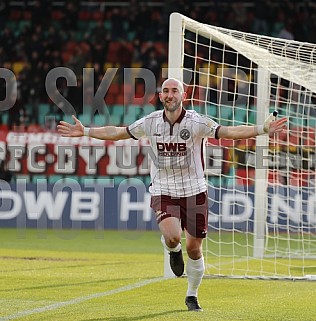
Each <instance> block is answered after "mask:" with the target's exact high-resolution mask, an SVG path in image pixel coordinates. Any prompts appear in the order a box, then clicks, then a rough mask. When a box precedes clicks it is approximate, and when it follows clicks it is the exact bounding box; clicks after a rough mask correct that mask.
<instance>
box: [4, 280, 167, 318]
mask: <svg viewBox="0 0 316 321" xmlns="http://www.w3.org/2000/svg"><path fill="white" fill-rule="evenodd" d="M163 279H164V278H163V277H160V278H155V279H149V280H144V281H140V282H137V283H134V284H128V285H125V286H123V287H120V288H117V289H113V290H109V291H106V292H98V293H93V294H90V295H86V296H82V297H78V298H75V299H72V300H69V301H63V302H57V303H54V304H50V305H46V306H43V307H40V308H36V309H32V310H25V311H20V312H18V313H15V314H11V315H8V316H6V317H2V318H0V321H7V320H15V319H18V318H22V317H25V316H27V315H30V314H37V313H42V312H47V311H51V310H56V309H59V308H62V307H65V306H68V305H73V304H78V303H81V302H84V301H88V300H91V299H96V298H101V297H104V296H109V295H113V294H117V293H121V292H125V291H130V290H134V289H137V288H140V287H142V286H145V285H147V284H151V283H155V282H159V281H162V280H163Z"/></svg>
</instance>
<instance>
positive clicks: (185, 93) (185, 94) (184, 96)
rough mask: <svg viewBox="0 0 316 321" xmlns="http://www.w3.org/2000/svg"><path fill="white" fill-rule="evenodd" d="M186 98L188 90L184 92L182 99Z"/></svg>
mask: <svg viewBox="0 0 316 321" xmlns="http://www.w3.org/2000/svg"><path fill="white" fill-rule="evenodd" d="M186 98H187V92H186V91H185V92H184V93H183V94H182V101H184V100H185V99H186Z"/></svg>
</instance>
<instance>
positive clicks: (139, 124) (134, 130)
mask: <svg viewBox="0 0 316 321" xmlns="http://www.w3.org/2000/svg"><path fill="white" fill-rule="evenodd" d="M127 131H128V133H129V134H130V135H131V136H132V138H134V139H139V138H141V137H144V136H145V135H146V134H145V119H144V118H141V119H138V120H136V121H135V122H134V123H132V124H131V125H129V126H127Z"/></svg>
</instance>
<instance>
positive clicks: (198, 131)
mask: <svg viewBox="0 0 316 321" xmlns="http://www.w3.org/2000/svg"><path fill="white" fill-rule="evenodd" d="M185 98H186V92H185V91H184V88H183V85H182V83H181V82H180V81H179V80H177V79H174V78H169V79H167V80H165V81H164V82H163V84H162V91H161V93H159V99H160V101H161V102H162V104H163V107H164V109H163V110H159V111H155V112H153V113H151V114H149V115H147V116H144V117H143V118H141V119H139V120H137V121H135V122H134V123H133V124H131V125H129V126H127V127H116V126H104V127H98V128H96V127H95V128H88V127H84V126H83V125H82V123H81V122H80V121H79V120H78V119H77V118H76V117H74V116H73V119H74V122H75V124H74V125H72V124H69V123H67V122H64V121H61V122H60V124H59V125H58V126H57V127H58V131H59V133H60V134H61V135H62V136H66V137H80V136H83V135H86V136H90V137H94V138H97V139H103V140H121V139H129V138H133V139H139V138H141V137H145V136H146V137H148V139H149V141H150V143H151V148H152V151H153V154H154V155H155V159H153V166H151V173H150V175H151V185H150V187H149V192H150V193H151V196H152V197H151V207H152V209H153V210H154V212H155V215H156V219H157V223H158V225H159V229H160V231H161V233H162V237H161V240H162V243H163V245H164V247H165V248H166V249H167V251H168V252H169V254H170V266H171V269H172V271H173V273H174V274H175V275H176V276H178V277H179V276H181V275H182V274H183V273H184V260H183V255H182V249H181V235H182V231H183V230H184V233H185V237H186V250H187V254H188V260H187V264H186V274H187V277H188V288H187V293H186V298H185V303H186V305H187V307H188V310H189V311H203V310H202V308H201V306H200V305H199V302H198V299H197V296H198V288H199V286H200V284H201V281H202V278H203V275H204V269H205V268H204V258H203V253H202V242H203V239H204V238H205V237H206V234H207V223H208V217H207V216H208V205H207V185H206V181H205V177H204V170H203V142H204V139H205V138H207V137H212V138H217V139H219V138H227V139H246V138H251V137H255V136H257V135H261V134H265V133H267V134H270V135H272V134H275V133H278V132H281V131H282V130H284V129H285V128H286V124H285V123H286V121H287V119H286V118H281V119H278V120H276V119H275V116H276V115H275V114H274V115H273V114H272V115H270V116H269V117H268V118H267V119H266V120H265V121H264V123H263V124H262V125H259V126H244V125H241V126H220V125H219V124H217V123H216V122H215V121H213V120H212V119H210V118H208V117H206V116H203V115H200V114H198V113H197V112H195V111H193V110H185V109H184V107H183V101H184V100H185Z"/></svg>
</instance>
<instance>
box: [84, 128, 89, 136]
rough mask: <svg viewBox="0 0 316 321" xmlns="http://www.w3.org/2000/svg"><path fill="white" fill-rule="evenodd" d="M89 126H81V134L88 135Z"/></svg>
mask: <svg viewBox="0 0 316 321" xmlns="http://www.w3.org/2000/svg"><path fill="white" fill-rule="evenodd" d="M89 132H90V127H83V136H88V137H89Z"/></svg>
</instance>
